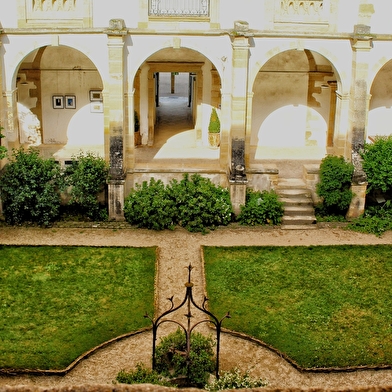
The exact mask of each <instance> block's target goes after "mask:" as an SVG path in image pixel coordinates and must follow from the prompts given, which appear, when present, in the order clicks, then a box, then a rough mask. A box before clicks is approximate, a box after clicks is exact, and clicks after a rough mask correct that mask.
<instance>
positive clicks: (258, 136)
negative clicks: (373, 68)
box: [250, 49, 337, 176]
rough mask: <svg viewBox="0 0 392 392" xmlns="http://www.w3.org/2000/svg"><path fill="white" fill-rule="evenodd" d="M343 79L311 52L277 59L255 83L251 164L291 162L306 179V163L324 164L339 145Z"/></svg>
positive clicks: (297, 52) (287, 52) (290, 53)
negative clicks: (337, 114)
mask: <svg viewBox="0 0 392 392" xmlns="http://www.w3.org/2000/svg"><path fill="white" fill-rule="evenodd" d="M336 80H337V75H336V72H335V71H334V69H333V67H332V64H331V63H330V62H329V61H328V60H327V59H326V58H325V57H323V56H321V55H320V54H318V53H316V52H312V51H310V50H306V49H305V50H290V51H286V52H282V53H279V54H278V55H276V56H274V57H273V58H271V59H270V60H269V61H268V62H267V63H265V64H264V66H263V67H262V68H261V69H260V71H259V73H258V75H257V77H256V79H255V82H254V85H253V92H254V97H253V105H252V130H251V136H250V157H251V158H250V164H251V165H258V164H259V163H260V162H263V161H268V162H271V161H280V162H282V161H288V162H290V167H291V169H292V170H294V169H293V168H294V166H295V164H296V162H298V165H297V166H298V171H299V173H296V174H294V176H296V175H297V174H299V175H301V172H302V165H303V164H302V162H303V161H304V160H308V161H315V162H318V161H320V159H322V158H323V157H324V156H325V155H326V153H327V151H328V149H329V148H331V149H332V147H333V139H334V134H333V132H334V127H335V112H336V89H337V82H336Z"/></svg>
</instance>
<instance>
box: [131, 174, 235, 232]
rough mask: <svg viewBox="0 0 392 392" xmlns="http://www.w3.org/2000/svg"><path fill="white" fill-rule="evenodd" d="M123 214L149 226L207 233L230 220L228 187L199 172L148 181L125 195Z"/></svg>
mask: <svg viewBox="0 0 392 392" xmlns="http://www.w3.org/2000/svg"><path fill="white" fill-rule="evenodd" d="M124 216H125V219H126V220H127V222H129V223H131V224H134V225H137V226H138V227H144V228H147V229H154V230H162V229H173V228H174V226H175V225H180V226H182V227H185V228H186V229H187V230H189V231H201V232H205V231H206V230H207V229H213V228H215V227H216V226H219V225H227V224H229V223H230V221H231V217H232V206H231V203H230V195H229V192H228V190H227V189H224V188H222V187H219V186H215V185H214V184H213V183H212V182H211V181H210V180H209V179H206V178H203V177H201V176H200V175H198V174H194V175H192V177H191V178H189V175H188V174H184V178H183V179H182V180H181V181H177V180H172V181H171V182H170V183H169V185H167V186H165V185H164V184H163V182H162V181H161V180H157V181H156V180H154V179H153V178H152V179H151V180H150V182H149V183H147V182H146V181H144V182H143V184H142V185H140V184H136V185H135V188H134V189H133V190H132V191H131V192H130V194H129V195H128V196H127V197H126V199H125V203H124Z"/></svg>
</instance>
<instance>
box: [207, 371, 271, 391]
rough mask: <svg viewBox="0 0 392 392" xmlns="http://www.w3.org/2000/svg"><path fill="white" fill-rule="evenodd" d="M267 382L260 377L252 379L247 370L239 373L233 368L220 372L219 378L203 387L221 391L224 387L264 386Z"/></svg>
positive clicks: (208, 389)
mask: <svg viewBox="0 0 392 392" xmlns="http://www.w3.org/2000/svg"><path fill="white" fill-rule="evenodd" d="M267 385H268V383H267V382H266V381H265V380H263V379H261V378H258V379H254V378H252V377H251V376H250V375H249V372H245V373H241V372H240V370H239V369H238V368H234V369H232V370H230V371H229V372H224V373H222V374H220V377H219V379H215V380H214V381H212V382H210V383H209V384H207V385H206V386H205V387H204V389H206V390H207V391H209V392H215V391H223V390H225V389H242V388H243V389H246V388H258V387H265V386H267Z"/></svg>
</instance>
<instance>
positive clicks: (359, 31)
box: [351, 24, 373, 52]
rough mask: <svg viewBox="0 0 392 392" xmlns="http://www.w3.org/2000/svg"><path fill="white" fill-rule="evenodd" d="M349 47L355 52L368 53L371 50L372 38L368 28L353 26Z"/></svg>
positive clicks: (361, 25) (365, 26) (360, 25)
mask: <svg viewBox="0 0 392 392" xmlns="http://www.w3.org/2000/svg"><path fill="white" fill-rule="evenodd" d="M351 47H352V49H353V51H355V52H368V51H370V49H372V48H373V36H372V34H371V33H370V26H367V25H363V24H359V25H355V26H354V34H353V35H352V37H351Z"/></svg>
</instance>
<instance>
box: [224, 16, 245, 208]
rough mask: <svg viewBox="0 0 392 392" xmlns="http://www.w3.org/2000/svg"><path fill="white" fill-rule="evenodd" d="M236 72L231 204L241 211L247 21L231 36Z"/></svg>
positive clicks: (234, 83) (234, 82) (232, 131)
mask: <svg viewBox="0 0 392 392" xmlns="http://www.w3.org/2000/svg"><path fill="white" fill-rule="evenodd" d="M232 48H233V71H232V72H233V74H232V100H231V161H230V178H229V182H230V194H231V196H232V205H233V208H234V210H235V212H236V213H239V205H241V204H242V205H244V204H245V196H246V184H247V179H246V168H245V137H246V125H247V103H248V64H249V33H248V23H246V22H242V21H241V22H235V23H234V32H233V36H232Z"/></svg>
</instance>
